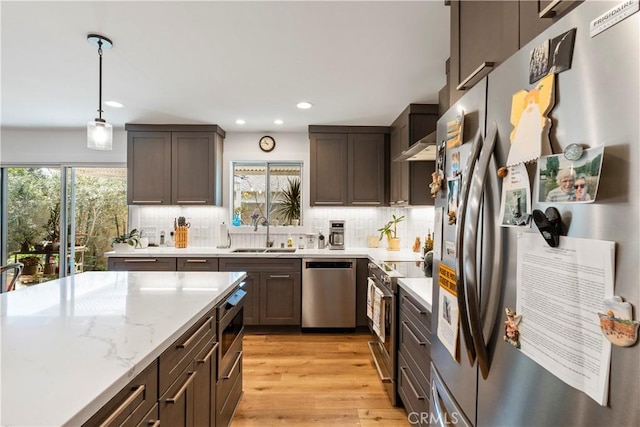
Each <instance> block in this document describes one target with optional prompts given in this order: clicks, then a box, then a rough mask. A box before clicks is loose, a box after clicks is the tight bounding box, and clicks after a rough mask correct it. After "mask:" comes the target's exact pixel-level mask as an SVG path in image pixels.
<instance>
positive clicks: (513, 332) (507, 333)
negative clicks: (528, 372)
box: [503, 307, 522, 349]
mask: <svg viewBox="0 0 640 427" xmlns="http://www.w3.org/2000/svg"><path fill="white" fill-rule="evenodd" d="M504 312H505V314H506V315H507V320H505V321H504V337H503V339H504V340H505V341H506V342H508V343H509V344H511V345H512V346H514V347H515V348H518V349H519V348H520V330H519V327H520V322H521V321H522V315H521V314H516V312H515V311H513V310H511V309H510V308H509V307H507V308H505V309H504Z"/></svg>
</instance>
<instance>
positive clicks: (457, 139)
mask: <svg viewBox="0 0 640 427" xmlns="http://www.w3.org/2000/svg"><path fill="white" fill-rule="evenodd" d="M463 131H464V111H460V114H459V115H458V116H456V118H455V119H453V120H449V121H448V122H447V148H448V149H451V148H456V147H459V146H461V145H462V141H464V140H463Z"/></svg>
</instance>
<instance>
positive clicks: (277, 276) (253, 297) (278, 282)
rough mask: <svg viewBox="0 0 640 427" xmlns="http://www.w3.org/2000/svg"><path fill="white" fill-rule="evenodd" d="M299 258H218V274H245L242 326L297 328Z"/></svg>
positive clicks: (299, 323)
mask: <svg viewBox="0 0 640 427" xmlns="http://www.w3.org/2000/svg"><path fill="white" fill-rule="evenodd" d="M301 269H302V261H301V260H300V259H299V258H290V259H287V258H220V271H246V272H247V278H246V279H245V284H244V287H243V289H244V290H245V291H246V292H247V295H246V296H245V299H244V300H245V303H244V324H245V325H253V326H256V325H268V326H300V325H301V324H302V323H301V305H302V293H301V292H302V273H301V271H302V270H301Z"/></svg>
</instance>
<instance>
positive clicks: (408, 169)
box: [389, 104, 438, 206]
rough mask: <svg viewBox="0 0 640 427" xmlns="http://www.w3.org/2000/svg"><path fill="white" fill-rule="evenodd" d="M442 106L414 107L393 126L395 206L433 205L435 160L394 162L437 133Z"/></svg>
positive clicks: (391, 200) (392, 194) (391, 179)
mask: <svg viewBox="0 0 640 427" xmlns="http://www.w3.org/2000/svg"><path fill="white" fill-rule="evenodd" d="M437 121H438V105H435V104H410V105H409V106H408V107H407V108H405V110H404V111H403V112H402V113H401V114H400V115H399V116H398V118H397V119H396V120H395V121H394V122H393V124H391V150H390V151H391V156H390V157H391V158H390V163H389V171H390V173H389V184H390V188H389V203H390V204H391V205H398V206H406V205H414V206H420V205H433V199H432V198H431V196H430V194H429V183H430V182H431V173H432V172H433V171H434V170H435V161H393V159H395V158H396V157H398V156H399V155H401V154H402V153H403V152H404V151H406V150H408V149H409V147H410V146H411V144H413V143H415V142H417V141H418V140H419V139H421V138H423V137H425V136H427V135H428V134H430V133H431V132H433V131H435V130H436V123H437Z"/></svg>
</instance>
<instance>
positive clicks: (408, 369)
mask: <svg viewBox="0 0 640 427" xmlns="http://www.w3.org/2000/svg"><path fill="white" fill-rule="evenodd" d="M398 300H399V301H398V304H399V306H400V309H399V310H398V311H399V316H398V321H399V323H398V394H399V395H400V399H401V400H402V403H403V404H404V407H405V409H406V410H407V413H408V414H409V416H410V418H409V420H410V421H411V422H412V423H413V424H414V425H421V426H422V425H424V426H426V425H428V422H429V406H430V393H431V376H430V365H431V356H430V352H431V341H430V336H431V312H430V311H429V310H427V309H426V308H425V307H424V306H423V305H422V304H420V303H419V302H418V301H417V300H416V299H415V298H413V297H412V296H411V295H409V294H408V293H407V292H406V291H404V289H402V288H400V290H399V292H398Z"/></svg>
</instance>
